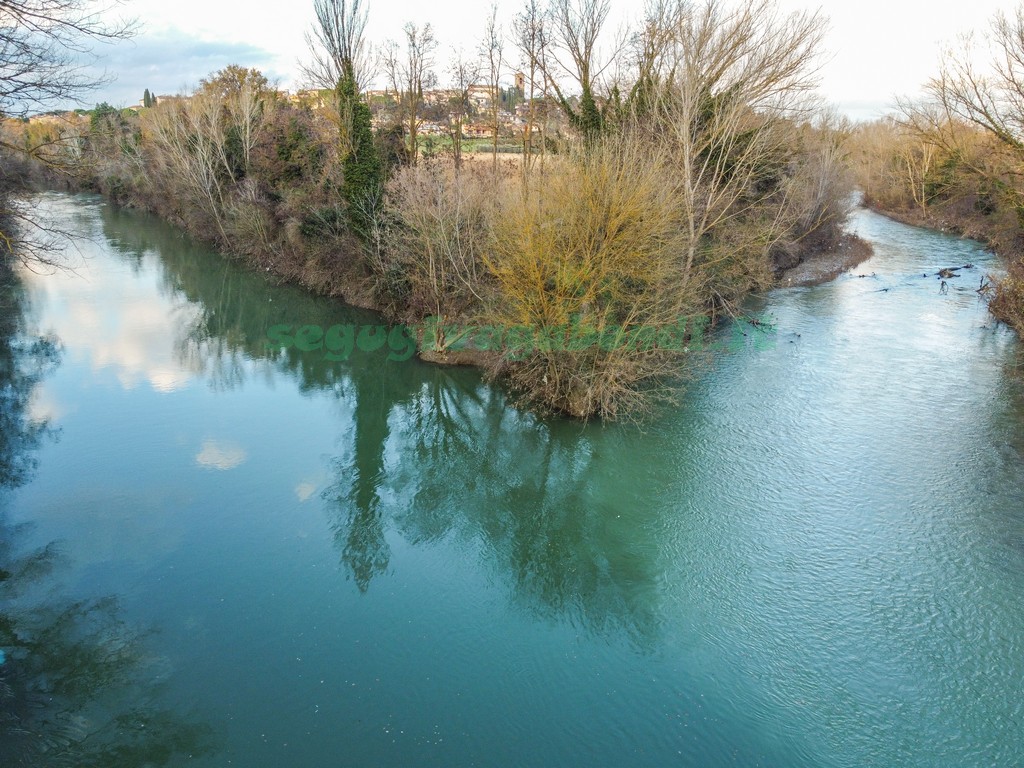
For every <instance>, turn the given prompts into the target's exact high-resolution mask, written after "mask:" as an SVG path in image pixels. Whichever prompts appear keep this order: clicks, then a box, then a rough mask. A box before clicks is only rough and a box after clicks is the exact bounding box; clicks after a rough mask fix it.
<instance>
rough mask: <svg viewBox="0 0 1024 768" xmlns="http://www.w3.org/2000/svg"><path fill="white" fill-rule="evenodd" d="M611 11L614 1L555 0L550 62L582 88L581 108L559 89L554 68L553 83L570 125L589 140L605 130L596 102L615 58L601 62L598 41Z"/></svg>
mask: <svg viewBox="0 0 1024 768" xmlns="http://www.w3.org/2000/svg"><path fill="white" fill-rule="evenodd" d="M610 10H611V3H610V0H553V2H552V4H551V11H550V13H551V28H552V33H551V43H552V45H551V46H550V52H549V57H550V61H551V63H552V64H553V65H556V66H557V67H558V69H559V70H561V72H562V73H564V74H566V75H568V76H569V77H570V78H571V80H572V81H574V83H575V84H576V85H578V86H579V89H580V97H579V106H578V107H574V106H573V105H572V103H571V102H570V100H569V97H568V95H567V94H566V92H565V91H563V89H562V88H561V86H560V85H559V82H558V73H557V72H554V71H552V68H551V67H549V68H548V75H549V76H550V83H551V86H552V88H553V89H554V92H555V97H556V98H557V100H558V103H559V105H560V106H561V107H562V110H563V111H564V112H565V114H566V117H568V118H569V122H570V123H572V125H573V126H574V127H575V128H576V129H577V130H579V131H580V133H582V134H583V136H584V137H585V138H594V137H595V136H596V135H597V134H599V133H600V132H601V131H602V129H603V118H602V115H601V112H600V110H599V109H598V107H597V101H596V99H597V84H598V80H599V78H600V77H601V75H602V74H603V73H604V71H605V70H606V69H607V68H608V66H609V64H610V63H611V62H612V61H613V60H614V58H615V57H614V55H612V56H609V57H608V58H607V59H606V60H604V61H601V60H600V59H599V56H598V41H599V38H600V37H601V34H602V31H603V30H604V27H605V24H606V23H607V21H608V13H609V11H610Z"/></svg>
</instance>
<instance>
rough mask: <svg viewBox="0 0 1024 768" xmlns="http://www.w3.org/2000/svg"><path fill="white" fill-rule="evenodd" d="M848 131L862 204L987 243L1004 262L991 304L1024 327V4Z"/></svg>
mask: <svg viewBox="0 0 1024 768" xmlns="http://www.w3.org/2000/svg"><path fill="white" fill-rule="evenodd" d="M898 107H899V110H898V113H897V114H896V115H895V116H893V117H888V118H885V119H883V120H879V121H876V122H874V123H871V124H867V125H864V126H861V127H860V128H859V129H858V131H857V133H856V135H855V136H854V137H853V138H852V142H851V147H852V148H853V159H854V163H853V165H854V167H855V170H856V174H857V178H858V184H859V185H860V186H861V188H862V189H863V190H864V193H865V199H866V202H867V203H868V204H869V205H873V206H875V207H877V208H879V209H881V210H883V211H885V212H889V213H892V214H895V215H897V216H900V217H902V218H907V219H909V220H911V221H913V222H914V223H920V224H924V225H927V226H937V227H940V228H943V229H947V230H952V231H956V232H960V233H962V234H964V235H967V236H970V237H974V238H978V239H980V240H983V241H986V242H987V243H989V244H990V245H991V246H993V247H994V248H995V249H996V250H997V251H999V252H1000V253H1001V254H1002V255H1004V256H1005V257H1006V258H1007V260H1008V274H1007V275H1006V276H1005V277H1004V278H1002V279H999V280H996V281H995V285H994V286H993V287H992V300H991V302H990V305H989V306H990V308H991V309H992V311H993V313H994V314H995V315H996V317H998V318H999V319H1000V320H1003V321H1005V322H1007V323H1008V324H1010V325H1011V326H1013V327H1014V328H1016V329H1017V331H1018V332H1021V331H1024V181H1022V178H1024V176H1022V172H1024V5H1020V6H1018V8H1017V9H1016V10H1015V11H1014V12H1013V13H1012V14H1005V13H998V14H996V15H995V16H994V17H993V18H992V19H991V20H990V22H989V25H988V28H987V30H983V34H980V35H973V34H972V35H968V36H966V37H964V38H963V39H961V40H960V42H959V43H957V44H956V45H954V46H952V47H950V48H948V49H947V50H946V51H944V53H943V54H942V56H941V59H940V61H939V64H938V68H937V74H936V75H935V76H934V77H933V78H932V79H931V81H930V82H929V83H928V84H927V86H926V88H925V95H924V97H923V98H921V99H917V100H912V101H909V100H904V101H902V102H900V103H899V105H898Z"/></svg>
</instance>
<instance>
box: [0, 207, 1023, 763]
mask: <svg viewBox="0 0 1024 768" xmlns="http://www.w3.org/2000/svg"><path fill="white" fill-rule="evenodd" d="M39 210H40V211H41V212H43V214H44V215H46V216H50V217H53V218H54V219H55V220H58V221H60V222H61V223H62V224H63V225H64V226H65V227H69V228H71V229H72V230H73V232H74V239H75V242H76V243H77V245H78V247H79V249H80V252H81V258H78V259H77V268H76V270H75V272H74V273H68V274H57V275H46V276H39V275H34V274H32V273H28V272H22V273H20V274H19V276H18V279H17V280H15V281H13V282H12V281H10V280H8V282H7V284H5V292H4V294H3V296H4V306H3V309H2V312H3V315H2V317H3V323H2V327H0V337H2V338H0V341H2V344H0V351H2V352H3V353H4V354H3V355H0V361H2V362H3V363H4V364H3V366H2V367H0V371H2V373H3V375H4V376H5V377H6V379H7V381H8V383H7V384H6V385H5V389H4V396H3V398H2V399H0V404H2V405H3V411H4V413H3V414H2V418H0V423H2V425H3V441H2V442H0V449H2V450H0V460H2V464H3V466H2V470H3V473H2V479H3V481H4V485H6V486H7V487H8V490H7V491H5V492H4V494H3V496H2V512H0V541H2V542H3V546H0V569H6V570H5V571H4V573H17V574H19V575H18V577H17V580H16V581H18V582H19V584H18V586H19V589H18V594H17V595H16V596H15V595H14V594H13V591H12V590H11V589H10V583H11V582H12V580H14V579H12V578H8V579H7V580H6V582H4V581H3V580H0V589H5V588H6V589H7V590H8V592H9V594H7V595H4V597H5V599H7V601H8V602H7V606H8V608H7V609H6V611H7V613H6V614H4V616H3V618H4V620H5V621H8V622H13V623H14V625H15V626H21V627H24V628H25V629H24V631H25V632H28V631H29V629H32V631H33V632H34V633H35V634H34V635H33V636H34V637H38V636H39V635H40V633H43V632H44V630H46V632H48V634H45V635H44V639H45V642H40V644H39V645H38V647H36V648H35V649H34V650H33V652H32V653H31V654H28V653H26V652H25V651H24V649H22V650H20V651H17V650H13V646H8V647H7V661H6V663H5V666H3V667H0V670H3V673H4V674H6V675H8V676H11V675H15V674H17V675H19V676H20V677H19V680H20V681H21V683H22V684H25V685H28V684H35V685H36V687H37V688H40V687H45V684H49V685H52V684H53V681H54V680H65V681H70V682H68V683H67V685H68V686H70V688H73V689H74V691H76V692H77V693H76V694H75V695H77V697H78V698H74V696H71V695H70V694H66V695H65V696H64V698H58V699H57V700H56V703H52V702H51V704H50V705H49V707H39V706H35V705H32V706H29V703H26V702H25V701H21V702H19V703H18V706H20V707H21V709H19V710H17V711H18V712H20V716H21V717H22V718H23V720H22V722H25V719H27V718H35V722H37V723H40V724H41V728H40V730H41V731H44V732H45V733H46V734H48V735H49V736H48V737H49V738H52V739H54V740H55V741H59V742H60V743H61V744H62V745H63V746H62V747H60V748H61V749H63V750H64V751H65V753H69V754H74V753H75V750H80V751H81V752H83V753H89V750H92V751H93V752H96V751H97V750H99V751H100V752H102V758H101V759H98V760H99V761H98V763H97V764H101V765H107V766H121V765H124V766H129V765H132V766H136V765H141V764H146V761H147V760H148V761H150V763H151V764H168V765H183V764H185V763H188V764H190V765H201V766H227V765H238V766H253V767H260V766H267V767H268V768H269V767H271V766H273V767H278V766H327V765H332V766H334V765H337V766H412V765H416V766H439V767H440V766H445V767H446V768H447V767H450V766H555V765H557V766H576V765H578V766H588V767H590V766H627V765H628V766H666V765H678V766H719V765H742V766H752V765H766V766H851V767H852V766H893V765H901V766H904V765H905V766H937V765H949V766H952V765H1013V764H1019V763H1021V762H1024V699H1022V697H1021V695H1020V692H1021V691H1022V690H1024V603H1022V601H1021V595H1024V463H1022V452H1024V387H1022V384H1021V381H1022V376H1021V372H1020V370H1019V369H1018V367H1019V365H1020V348H1019V343H1018V342H1017V340H1016V339H1015V337H1013V335H1012V334H1010V333H1009V332H1007V331H1006V330H1005V329H1002V328H999V327H996V326H995V325H994V323H993V321H992V319H991V318H990V316H989V315H988V314H987V312H986V309H985V306H984V303H983V301H982V299H981V298H980V297H979V295H978V294H977V293H976V292H975V289H976V288H977V287H978V285H979V282H980V280H981V278H982V275H983V274H984V273H986V272H987V271H989V270H993V269H998V263H997V262H996V260H995V259H994V257H992V256H991V255H989V254H987V253H985V252H984V251H982V250H981V249H980V248H979V247H978V246H977V245H975V244H972V243H970V242H967V241H962V240H957V239H954V238H951V237H947V236H943V235H940V234H936V233H932V232H927V231H924V230H919V229H914V228H910V227H906V226H903V225H901V224H897V223H895V222H892V221H889V220H887V219H884V218H881V217H879V216H877V215H874V214H871V213H868V212H864V211H861V212H858V213H856V214H855V216H854V220H853V222H852V227H853V228H854V229H855V230H856V231H857V232H859V233H860V234H861V235H862V236H864V237H866V238H868V239H870V240H871V241H872V242H873V243H874V247H875V252H876V255H875V257H874V258H872V259H871V260H870V261H868V262H866V263H865V264H863V265H861V266H860V267H858V268H857V269H856V270H854V271H853V274H848V275H844V276H843V277H841V278H840V279H838V280H837V281H835V282H833V283H829V284H826V285H822V286H817V287H811V288H789V289H782V290H777V291H773V292H771V293H769V294H768V295H766V296H764V297H762V298H760V299H758V300H756V301H755V302H753V305H752V309H753V311H755V312H757V313H758V314H759V316H761V317H762V318H764V319H766V320H770V321H772V322H773V323H775V325H776V326H777V328H778V332H777V335H776V337H775V343H774V345H773V346H772V347H771V348H769V349H757V348H755V347H753V346H751V347H748V348H745V349H739V350H737V351H735V352H733V353H731V354H727V355H722V356H720V357H719V358H718V359H717V361H716V363H715V365H714V366H713V367H712V368H711V369H710V370H707V371H704V372H702V373H701V374H699V375H698V376H697V378H696V379H695V380H694V381H693V382H692V383H691V384H690V386H689V389H688V391H687V393H686V395H685V397H684V398H683V400H682V402H681V403H680V405H679V406H678V407H673V408H668V409H665V410H663V411H662V412H660V413H659V416H658V418H657V420H656V421H655V422H654V423H652V424H650V425H648V426H647V427H645V428H644V429H643V430H638V429H636V428H634V427H623V426H604V427H602V426H599V425H591V426H586V427H584V426H581V425H579V424H576V423H572V422H568V421H564V420H559V419H541V418H538V417H536V416H533V415H531V414H529V413H527V412H524V411H522V410H518V409H516V408H515V407H513V405H512V404H511V403H510V401H509V399H508V398H507V397H506V395H505V394H504V393H503V392H502V390H501V389H500V388H497V387H493V386H489V385H486V384H483V383H482V382H481V380H480V378H479V376H478V375H477V374H476V373H475V372H474V371H472V370H468V369H443V368H436V367H431V366H427V365H424V364H421V363H418V362H416V361H409V362H406V363H398V362H391V361H388V360H387V359H386V350H385V351H384V352H382V353H381V354H374V353H365V352H363V353H357V354H356V355H354V356H353V357H352V358H351V359H350V360H348V361H343V362H331V361H328V360H325V359H324V358H323V356H322V354H320V353H300V352H297V351H296V350H294V349H290V350H287V351H282V350H280V349H272V348H268V345H267V343H266V333H267V329H268V328H269V327H270V326H272V325H275V324H278V323H292V324H316V325H321V326H324V327H328V326H330V325H332V324H335V323H348V322H355V323H373V322H376V319H375V318H374V317H373V316H372V315H369V314H368V313H363V312H360V311H357V310H352V309H349V308H346V307H343V306H340V305H338V304H337V303H334V302H331V301H327V300H323V299H318V298H313V297H310V296H308V295H306V294H305V293H303V292H302V291H300V290H298V289H295V288H291V287H281V286H274V285H273V284H272V283H271V282H270V281H269V280H267V279H265V278H264V276H261V275H256V274H252V273H250V272H248V271H246V270H245V269H243V268H241V267H239V266H237V265H235V264H232V263H230V262H228V261H226V260H225V259H223V258H221V257H219V256H217V255H216V254H213V253H211V252H210V251H208V250H207V249H205V248H203V247H201V246H199V245H196V244H195V243H193V242H191V241H189V240H188V239H187V238H186V237H184V236H183V235H181V234H179V233H178V232H177V231H176V230H174V229H173V228H171V227H169V226H166V225H164V224H162V223H160V222H159V221H157V220H155V219H154V218H152V217H149V216H146V215H142V214H139V213H133V212H126V211H120V210H117V209H115V208H113V207H111V206H109V205H106V204H105V203H103V202H101V201H100V200H98V199H97V198H90V197H67V196H59V195H49V196H44V197H42V198H40V201H39ZM965 263H972V264H973V265H975V266H974V267H973V268H972V269H967V270H964V271H963V273H962V274H963V276H962V277H961V278H958V279H954V280H950V281H947V285H946V286H945V287H943V286H942V285H941V282H940V281H939V280H938V279H937V278H935V277H934V276H933V275H934V273H935V272H936V271H937V270H938V269H939V268H940V267H946V266H952V265H962V264H965ZM925 274H928V275H932V276H931V277H924V276H923V275H925ZM723 332H724V333H726V334H728V333H729V332H730V331H729V329H724V331H723ZM47 545H51V548H50V549H49V550H45V551H44V552H43V553H42V555H41V556H40V558H39V559H38V563H44V562H45V564H46V565H47V567H38V568H27V569H22V571H18V570H17V569H13V568H10V567H9V566H8V565H5V562H7V563H10V562H14V561H15V560H16V559H17V558H18V557H22V560H23V561H24V556H25V555H30V554H31V553H33V552H37V553H38V552H39V548H41V547H46V546H47ZM4 558H7V559H6V561H5V560H4ZM51 561H52V562H51ZM5 585H6V586H5ZM0 594H2V593H0ZM107 598H110V599H107ZM40 606H43V608H42V609H40ZM3 610H5V609H0V612H2V611H3ZM76 611H77V613H76ZM2 629H3V627H2V625H0V631H2ZM129 646H130V647H131V648H132V649H133V653H132V655H131V658H127V654H122V655H123V656H125V658H121V657H119V656H117V655H116V654H114V658H111V655H112V652H111V648H126V647H129ZM0 647H3V646H2V643H0ZM47 649H49V650H47ZM69 649H72V650H73V649H77V651H76V652H75V653H73V652H72V650H69ZM58 651H59V652H58ZM76 653H77V655H76ZM51 656H52V657H53V658H50V657H51ZM33 676H35V677H33ZM40 681H43V682H40ZM8 706H9V707H10V706H14V705H8ZM33 707H34V708H33ZM33 713H34V714H33ZM118 717H120V718H121V719H120V720H118V719H116V718H118ZM0 727H3V722H2V721H0ZM147 728H148V729H149V730H146V729H147ZM100 729H104V730H103V731H102V734H105V736H103V735H101V736H89V738H85V737H86V736H87V735H88V734H92V733H94V732H95V731H97V730H100ZM154 734H155V735H154ZM58 737H59V738H58ZM104 739H105V740H104ZM32 743H33V742H31V740H30V739H27V738H23V739H21V740H18V741H16V742H14V741H12V742H9V743H8V746H7V747H6V748H5V747H3V746H0V757H2V756H3V751H4V749H7V750H8V759H9V758H10V757H11V756H12V755H13V756H14V759H15V760H19V759H24V758H23V757H19V755H21V756H24V755H25V754H28V750H29V749H31V747H32ZM97 743H100V744H101V745H103V746H102V749H100V748H99V747H97V746H96V744H97ZM12 744H13V746H12ZM18 750H21V751H20V752H19V751H18ZM104 750H105V751H104ZM131 750H134V752H133V751H131ZM33 759H34V760H35V762H28V763H26V764H31V765H45V764H46V762H45V760H43V759H42V758H38V757H36V758H33ZM40 761H42V762H40ZM0 762H3V763H4V764H5V765H6V764H8V762H7V760H6V759H5V760H3V761H0ZM14 764H18V763H17V762H15V763H14ZM80 764H86V763H85V761H84V759H83V761H82V762H81V763H80Z"/></svg>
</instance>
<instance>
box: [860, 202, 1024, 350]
mask: <svg viewBox="0 0 1024 768" xmlns="http://www.w3.org/2000/svg"><path fill="white" fill-rule="evenodd" d="M865 205H866V207H868V208H870V209H871V210H872V211H874V212H875V213H878V214H879V215H881V216H885V217H886V218H889V219H892V220H893V221H898V222H900V223H901V224H907V225H909V226H913V227H921V228H923V229H929V230H933V231H937V232H942V233H943V234H947V235H957V236H959V237H962V238H965V239H968V240H976V241H977V242H979V243H982V244H983V245H985V246H986V247H987V248H988V249H989V250H991V251H992V252H993V253H995V254H996V255H998V256H999V257H1001V258H1002V259H1003V261H1004V262H1005V263H1006V275H1005V276H1003V277H1001V278H1000V279H998V280H995V281H993V285H994V287H993V289H992V291H991V300H990V301H989V310H990V311H991V313H992V315H993V316H994V317H995V318H996V319H997V320H1000V321H1002V322H1004V323H1006V324H1007V325H1009V326H1010V327H1011V328H1013V329H1014V330H1015V331H1017V333H1018V334H1021V335H1024V233H1022V232H1021V229H1020V226H1019V225H1018V223H1017V221H1016V217H1011V216H1008V215H999V213H996V214H992V213H988V214H986V213H984V212H983V211H979V210H978V209H977V206H976V205H975V204H974V203H972V202H971V201H970V200H962V201H959V202H958V203H957V204H952V203H949V204H944V205H938V206H934V207H932V208H930V209H926V210H921V209H920V208H914V209H900V210H895V209H888V208H884V207H882V206H879V205H877V204H876V203H873V202H871V201H867V202H866V203H865Z"/></svg>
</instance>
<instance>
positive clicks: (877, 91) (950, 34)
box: [96, 0, 1017, 119]
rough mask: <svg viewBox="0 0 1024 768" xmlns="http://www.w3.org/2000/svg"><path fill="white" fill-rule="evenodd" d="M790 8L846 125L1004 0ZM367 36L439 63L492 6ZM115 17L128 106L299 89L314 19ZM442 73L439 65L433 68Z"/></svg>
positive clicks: (107, 94)
mask: <svg viewBox="0 0 1024 768" xmlns="http://www.w3.org/2000/svg"><path fill="white" fill-rule="evenodd" d="M779 2H780V7H782V8H784V9H786V10H804V9H810V10H816V9H820V10H821V12H822V13H823V14H824V15H825V16H826V17H828V19H829V22H830V29H829V34H828V36H827V38H826V45H825V61H824V64H823V68H822V71H821V77H822V83H821V88H822V93H823V95H824V96H825V97H826V98H827V99H828V100H829V101H830V102H832V103H834V104H835V105H836V106H837V107H839V109H840V110H842V111H843V112H845V113H846V114H848V115H850V116H851V117H854V118H858V119H861V118H870V117H873V116H876V115H878V114H881V113H882V112H884V111H885V109H886V108H887V107H888V106H890V105H891V104H892V101H893V98H894V97H895V96H897V95H900V96H913V95H914V94H916V93H918V92H919V90H920V87H921V85H922V84H923V83H924V82H925V81H927V79H928V78H929V77H930V76H931V75H932V74H934V72H935V69H936V64H937V61H938V57H939V53H940V50H941V48H942V46H943V45H946V44H949V43H951V42H954V41H955V40H956V38H957V35H958V34H960V33H962V32H964V31H967V30H971V29H976V30H985V29H986V28H987V25H988V20H989V19H990V18H991V17H992V15H993V14H994V13H995V12H996V11H999V10H1003V11H1012V10H1013V9H1014V8H1015V7H1016V5H1017V3H1016V2H1013V1H1012V0H970V1H969V2H964V0H959V1H958V2H952V1H951V0H845V1H844V2H838V1H832V2H824V3H814V2H811V3H808V2H804V1H803V0H779ZM369 3H370V23H369V36H370V38H371V41H372V42H374V43H380V42H383V41H384V40H387V39H388V38H397V37H398V36H399V35H400V33H401V27H402V25H403V24H404V23H405V22H406V21H415V22H417V23H424V22H430V23H431V24H432V25H433V27H434V30H435V34H436V35H437V37H438V39H439V41H440V43H441V45H440V48H439V50H438V59H439V61H443V60H445V59H447V58H448V56H449V54H450V52H451V51H452V50H453V49H454V48H455V47H457V46H462V47H463V48H464V49H465V50H467V51H472V50H474V49H475V47H476V45H477V41H478V40H479V39H480V37H481V36H482V35H481V33H482V31H483V28H484V24H485V21H486V16H487V9H488V7H489V5H488V3H487V0H441V1H440V2H435V3H427V2H423V0H369ZM612 4H613V8H614V13H613V15H614V17H615V20H616V23H619V22H621V21H624V20H626V19H628V18H630V16H631V14H637V13H639V9H640V7H641V3H640V2H630V0H612ZM520 7H521V2H520V0H499V3H498V9H499V18H501V19H504V20H506V21H507V20H510V19H511V18H512V16H513V15H514V14H515V13H516V12H517V11H518V10H519V8H520ZM120 10H121V12H122V13H127V14H129V15H132V16H135V17H137V18H138V20H139V21H140V22H141V24H142V30H141V32H140V34H139V35H138V36H136V38H135V39H134V40H132V41H130V42H126V43H121V44H118V45H117V46H116V47H106V48H104V49H102V50H101V51H100V52H101V53H102V64H103V66H105V67H106V69H107V70H108V71H109V73H110V74H111V75H113V76H116V78H117V79H116V81H115V82H113V83H111V84H109V85H107V86H104V88H103V89H102V90H101V92H100V93H98V94H96V100H97V101H99V100H104V99H105V100H107V101H109V102H111V103H113V104H118V105H126V104H132V103H136V102H137V101H139V99H141V98H142V92H143V89H145V88H149V89H151V90H152V91H154V92H155V93H176V92H181V91H183V90H188V89H190V88H191V87H193V86H194V85H195V84H196V83H197V82H198V80H199V79H200V78H201V77H203V76H204V75H206V74H208V73H209V72H212V71H214V70H216V69H219V68H221V67H223V66H225V65H227V64H232V63H236V64H242V65H244V66H249V67H257V68H258V69H261V70H262V71H263V72H264V73H265V74H267V75H268V76H269V77H270V78H271V79H272V80H277V81H278V82H279V83H280V85H281V87H284V88H295V87H297V86H299V85H301V82H300V77H299V74H298V61H299V60H300V59H302V58H305V49H306V45H305V41H304V38H303V33H304V32H305V31H306V30H307V29H308V28H309V26H310V23H311V21H312V16H313V13H312V0H305V1H304V0H290V2H289V3H287V4H286V3H282V2H274V3H269V2H260V0H250V2H248V3H239V2H238V0H231V1H230V2H229V1H228V0H128V2H126V3H125V5H124V6H122V7H121V9H120ZM439 69H441V70H443V67H439Z"/></svg>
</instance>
